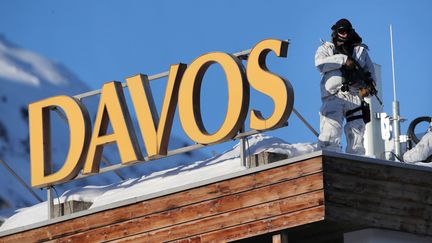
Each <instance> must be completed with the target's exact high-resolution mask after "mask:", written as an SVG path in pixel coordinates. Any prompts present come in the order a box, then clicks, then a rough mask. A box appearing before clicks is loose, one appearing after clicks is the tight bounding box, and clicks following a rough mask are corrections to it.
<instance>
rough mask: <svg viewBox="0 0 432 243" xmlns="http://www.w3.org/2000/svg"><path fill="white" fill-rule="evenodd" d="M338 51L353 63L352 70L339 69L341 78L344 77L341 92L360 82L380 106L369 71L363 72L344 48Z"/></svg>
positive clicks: (374, 83) (381, 103)
mask: <svg viewBox="0 0 432 243" xmlns="http://www.w3.org/2000/svg"><path fill="white" fill-rule="evenodd" d="M338 51H341V53H343V54H345V55H347V56H348V58H350V59H351V60H352V61H353V63H354V68H352V69H348V68H346V67H345V66H343V67H342V68H341V71H342V76H344V78H345V80H344V82H343V83H342V88H341V90H342V91H348V90H349V85H352V84H354V83H357V82H362V83H363V84H364V86H365V88H366V89H367V91H368V93H369V94H370V95H372V96H375V97H376V99H377V100H378V102H379V103H380V105H381V106H382V105H383V102H382V101H381V99H380V98H379V97H378V95H377V94H378V90H377V89H376V82H375V80H374V79H373V78H372V74H371V73H370V72H369V71H366V70H364V68H362V67H361V66H360V64H359V63H358V62H357V60H355V59H354V58H351V57H350V55H348V54H347V53H348V52H347V51H346V50H345V48H344V47H342V50H338ZM366 96H369V95H366Z"/></svg>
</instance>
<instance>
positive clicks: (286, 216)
mask: <svg viewBox="0 0 432 243" xmlns="http://www.w3.org/2000/svg"><path fill="white" fill-rule="evenodd" d="M323 188H324V186H323V172H322V157H316V158H312V159H308V160H304V161H299V162H296V163H293V164H288V165H284V166H281V167H276V168H272V169H268V170H265V171H260V172H256V173H253V174H248V175H244V176H241V177H237V178H233V179H229V180H225V181H220V182H217V183H213V184H209V185H207V186H202V187H198V188H194V189H190V190H187V191H182V192H178V193H174V194H170V195H166V196H162V197H159V198H154V199H150V200H147V201H143V202H139V203H135V204H132V205H127V206H123V207H119V208H115V209H111V210H107V211H103V212H98V213H95V214H92V215H87V216H85V217H80V218H75V219H71V220H68V221H64V222H60V223H57V224H53V225H48V226H44V227H41V228H38V229H33V230H28V231H26V232H21V233H17V234H14V235H9V236H6V237H3V238H2V239H0V241H15V242H27V241H50V240H51V241H55V242H69V241H73V242H89V241H90V242H94V241H97V242H99V241H108V240H113V241H137V240H138V241H141V242H162V241H179V242H210V241H231V240H237V239H242V238H247V237H252V236H256V235H260V234H264V233H268V232H273V231H278V230H283V229H287V228H291V227H295V226H298V225H303V224H308V223H311V222H317V221H321V220H323V219H324V190H323Z"/></svg>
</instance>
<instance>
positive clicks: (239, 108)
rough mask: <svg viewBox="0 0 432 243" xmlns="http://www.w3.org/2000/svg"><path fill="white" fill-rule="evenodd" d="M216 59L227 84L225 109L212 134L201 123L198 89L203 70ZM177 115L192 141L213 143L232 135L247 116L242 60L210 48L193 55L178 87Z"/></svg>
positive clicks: (246, 91) (247, 86)
mask: <svg viewBox="0 0 432 243" xmlns="http://www.w3.org/2000/svg"><path fill="white" fill-rule="evenodd" d="M214 63H218V64H219V65H221V67H222V69H223V70H224V72H225V76H226V80H227V84H228V109H227V113H226V115H225V119H224V122H223V123H222V125H221V126H220V128H219V129H218V130H217V131H216V132H215V133H213V134H209V133H208V132H207V130H206V129H205V127H204V124H203V122H202V117H201V105H200V98H201V97H200V92H201V84H202V80H203V77H204V74H205V72H206V71H207V69H208V68H209V67H210V65H212V64H214ZM178 99H179V100H178V106H179V117H180V122H181V124H182V127H183V130H184V131H185V133H186V134H187V135H188V136H189V137H190V138H191V139H192V140H193V141H195V142H197V143H201V144H213V143H218V142H223V141H225V140H228V139H231V138H233V137H234V136H235V135H236V133H237V132H238V131H239V129H240V127H241V126H242V124H243V123H244V120H245V118H246V116H247V110H248V108H249V83H248V82H247V79H246V75H245V70H244V66H243V64H242V62H241V61H240V60H239V59H238V58H237V57H235V56H233V55H230V54H227V53H223V52H212V53H207V54H204V55H202V56H200V57H198V58H197V59H195V60H194V61H193V62H192V63H191V64H190V65H189V67H188V68H187V69H186V71H185V74H184V76H183V79H182V81H181V83H180V89H179V98H178Z"/></svg>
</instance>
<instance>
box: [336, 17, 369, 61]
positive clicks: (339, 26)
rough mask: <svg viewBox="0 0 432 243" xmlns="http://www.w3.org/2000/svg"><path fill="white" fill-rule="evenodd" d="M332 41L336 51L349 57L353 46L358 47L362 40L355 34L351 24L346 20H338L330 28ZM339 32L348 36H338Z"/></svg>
mask: <svg viewBox="0 0 432 243" xmlns="http://www.w3.org/2000/svg"><path fill="white" fill-rule="evenodd" d="M331 29H332V31H333V32H332V41H333V44H335V46H336V49H337V50H338V51H339V52H341V53H344V54H346V55H351V54H352V52H353V49H354V46H356V45H360V44H361V42H362V38H361V37H360V36H359V35H358V34H357V33H356V32H355V30H354V29H353V27H352V24H351V23H350V22H349V20H347V19H340V20H338V21H337V22H336V23H335V24H334V25H333V26H332V27H331ZM340 31H346V33H348V36H347V37H346V38H344V37H342V36H341V35H339V34H338V32H340Z"/></svg>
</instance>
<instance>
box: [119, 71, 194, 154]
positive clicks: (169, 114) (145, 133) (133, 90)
mask: <svg viewBox="0 0 432 243" xmlns="http://www.w3.org/2000/svg"><path fill="white" fill-rule="evenodd" d="M186 67H187V65H186V64H183V63H180V64H175V65H171V67H170V71H169V75H168V82H167V86H166V89H165V97H164V100H163V104H162V110H161V117H160V119H159V116H158V112H157V109H156V106H155V103H154V99H153V95H152V91H151V88H150V84H149V80H148V77H147V75H143V74H138V75H135V76H133V77H130V78H127V79H126V82H127V86H128V87H129V92H130V95H131V98H132V103H133V106H134V109H135V112H136V115H137V118H138V124H139V127H140V130H141V135H142V137H143V139H144V144H145V147H146V150H147V156H148V157H149V158H152V157H157V156H160V155H162V156H164V155H166V154H167V152H168V142H169V137H170V134H171V129H172V123H173V119H174V114H175V109H176V107H177V100H178V91H179V86H180V81H181V79H182V77H183V74H184V72H185V70H186Z"/></svg>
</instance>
